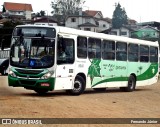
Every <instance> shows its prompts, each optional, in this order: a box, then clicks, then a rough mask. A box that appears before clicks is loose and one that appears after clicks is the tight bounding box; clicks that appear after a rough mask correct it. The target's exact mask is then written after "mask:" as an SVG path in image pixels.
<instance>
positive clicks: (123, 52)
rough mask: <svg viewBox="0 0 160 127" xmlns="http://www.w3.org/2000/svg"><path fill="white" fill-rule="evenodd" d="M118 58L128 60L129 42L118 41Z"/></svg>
mask: <svg viewBox="0 0 160 127" xmlns="http://www.w3.org/2000/svg"><path fill="white" fill-rule="evenodd" d="M116 60H120V61H126V60H127V43H124V42H117V43H116Z"/></svg>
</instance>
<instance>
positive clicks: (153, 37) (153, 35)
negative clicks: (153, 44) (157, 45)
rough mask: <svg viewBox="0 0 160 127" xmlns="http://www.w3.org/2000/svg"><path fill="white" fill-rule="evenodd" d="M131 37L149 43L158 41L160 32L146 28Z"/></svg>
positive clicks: (152, 28)
mask: <svg viewBox="0 0 160 127" xmlns="http://www.w3.org/2000/svg"><path fill="white" fill-rule="evenodd" d="M131 37H132V38H138V39H143V40H149V41H158V40H159V38H160V31H159V30H158V29H157V28H154V27H151V26H144V27H142V28H140V29H137V30H135V31H132V32H131Z"/></svg>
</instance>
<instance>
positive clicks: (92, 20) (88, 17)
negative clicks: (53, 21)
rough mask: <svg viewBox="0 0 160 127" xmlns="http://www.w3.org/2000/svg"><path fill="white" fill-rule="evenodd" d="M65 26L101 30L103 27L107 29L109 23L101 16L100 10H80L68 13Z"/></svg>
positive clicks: (94, 30)
mask: <svg viewBox="0 0 160 127" xmlns="http://www.w3.org/2000/svg"><path fill="white" fill-rule="evenodd" d="M65 26H66V27H71V28H76V29H81V30H86V31H93V32H101V31H103V30H105V29H109V28H110V26H111V23H110V22H108V20H106V19H104V18H103V15H102V13H101V11H93V10H92V11H90V10H87V11H82V10H81V9H80V10H79V13H75V14H73V15H68V17H67V18H66V22H65Z"/></svg>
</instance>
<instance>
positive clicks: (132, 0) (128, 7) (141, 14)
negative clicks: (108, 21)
mask: <svg viewBox="0 0 160 127" xmlns="http://www.w3.org/2000/svg"><path fill="white" fill-rule="evenodd" d="M51 1H54V0H0V5H3V3H4V2H16V3H29V4H32V8H33V11H34V12H35V13H36V12H40V11H41V10H44V11H46V13H48V14H51V11H52V8H51ZM85 1H86V2H85V3H84V5H83V7H82V8H83V10H97V11H101V12H102V14H103V16H104V17H109V18H112V15H113V11H114V10H115V3H118V2H119V3H120V5H121V7H122V8H125V11H126V13H127V16H128V17H129V18H130V19H134V20H136V21H137V22H149V21H157V22H160V0H85ZM0 9H2V6H0Z"/></svg>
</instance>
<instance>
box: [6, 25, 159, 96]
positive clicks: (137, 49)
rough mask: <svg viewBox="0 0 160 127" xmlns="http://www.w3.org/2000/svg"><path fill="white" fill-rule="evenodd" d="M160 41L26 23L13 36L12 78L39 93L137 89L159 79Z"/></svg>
mask: <svg viewBox="0 0 160 127" xmlns="http://www.w3.org/2000/svg"><path fill="white" fill-rule="evenodd" d="M158 54H159V45H158V42H150V41H144V40H138V39H132V38H127V37H120V36H114V35H106V34H102V33H95V32H90V31H82V30H76V29H72V28H66V27H59V26H55V27H54V26H38V25H21V26H17V27H16V28H15V29H14V31H13V35H12V42H11V49H10V66H9V75H8V83H9V86H13V87H24V88H26V89H31V90H34V91H36V92H37V93H39V94H44V93H46V92H48V91H52V90H66V91H67V92H69V93H70V94H72V95H80V94H82V93H83V92H84V91H85V89H88V88H93V89H94V90H97V91H99V90H105V89H106V88H107V87H119V88H120V89H121V90H123V91H128V92H130V91H133V90H135V87H137V86H145V85H151V84H154V83H156V82H157V80H158V74H159V70H158V68H159V66H158V64H159V60H158Z"/></svg>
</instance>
